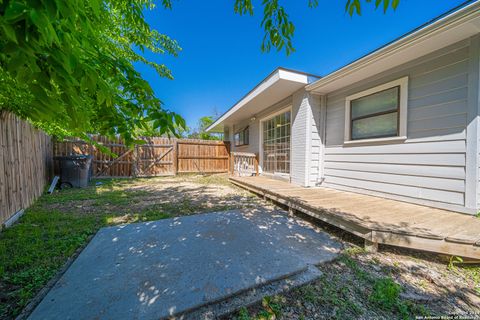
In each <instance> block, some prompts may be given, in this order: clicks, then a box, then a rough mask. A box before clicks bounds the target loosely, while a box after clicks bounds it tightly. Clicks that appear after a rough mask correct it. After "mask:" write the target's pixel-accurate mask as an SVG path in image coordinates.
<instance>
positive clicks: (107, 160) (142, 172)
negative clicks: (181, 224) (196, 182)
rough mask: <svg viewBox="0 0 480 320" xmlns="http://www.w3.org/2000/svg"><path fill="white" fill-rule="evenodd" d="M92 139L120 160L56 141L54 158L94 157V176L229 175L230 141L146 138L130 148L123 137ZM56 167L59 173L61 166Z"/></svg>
mask: <svg viewBox="0 0 480 320" xmlns="http://www.w3.org/2000/svg"><path fill="white" fill-rule="evenodd" d="M92 138H93V140H94V141H96V142H98V143H99V144H101V145H103V146H104V147H106V148H108V149H109V150H110V151H111V152H112V153H114V154H116V155H117V157H115V156H114V155H112V154H108V153H106V152H102V151H101V150H99V149H98V148H96V147H95V146H94V145H91V144H89V143H87V142H85V141H82V140H76V139H71V140H67V141H57V142H56V143H55V145H54V155H55V156H65V155H71V154H84V155H91V156H92V176H94V177H151V176H165V175H175V174H177V173H226V172H229V151H230V146H229V144H228V142H223V141H209V140H197V139H169V138H161V137H154V138H143V139H142V140H144V141H145V144H142V145H136V146H135V147H133V148H129V147H127V146H125V144H124V143H123V141H122V140H121V139H120V138H117V139H115V140H110V139H107V138H106V137H103V136H93V137H92ZM55 166H56V170H58V168H57V166H58V164H55Z"/></svg>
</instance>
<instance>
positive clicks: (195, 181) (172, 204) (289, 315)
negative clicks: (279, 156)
mask: <svg viewBox="0 0 480 320" xmlns="http://www.w3.org/2000/svg"><path fill="white" fill-rule="evenodd" d="M257 206H270V207H271V206H272V204H271V203H268V202H265V201H263V200H262V199H260V198H259V197H257V196H255V195H254V194H252V193H250V192H248V191H245V190H243V189H240V188H238V187H236V186H234V185H232V184H231V183H229V182H228V179H227V178H226V176H223V175H213V176H202V175H188V176H177V177H159V178H148V179H115V180H97V181H95V182H94V183H92V185H91V186H90V187H88V188H85V189H75V190H66V191H59V192H56V193H54V194H53V195H44V196H42V197H41V198H40V199H39V200H38V201H37V202H36V203H35V204H34V205H33V206H32V207H31V208H29V209H28V210H27V212H26V214H25V215H24V216H23V217H22V219H21V220H20V221H19V223H17V224H16V225H15V226H14V227H12V228H10V229H7V230H5V231H3V232H2V233H0V318H2V319H3V318H6V319H10V318H14V317H15V316H17V315H18V314H19V313H20V312H21V310H22V309H23V308H24V307H25V306H26V305H27V304H28V302H29V301H30V300H31V299H32V297H34V296H35V295H36V294H37V293H38V292H39V290H40V289H41V288H42V287H43V286H45V285H46V283H47V282H48V281H49V280H50V279H52V278H53V277H55V275H56V274H57V272H58V270H60V269H61V267H62V266H63V265H64V264H65V262H66V261H67V260H68V259H69V258H70V257H71V256H72V255H74V254H75V252H76V251H78V249H79V248H81V247H82V246H84V245H85V244H86V243H87V242H88V240H89V239H90V238H91V236H92V235H93V234H95V233H96V231H97V230H98V229H99V228H101V227H103V226H108V225H115V224H121V223H131V222H137V221H149V220H158V219H164V218H169V217H175V216H180V215H191V214H199V213H202V212H212V211H221V210H228V209H236V208H249V207H257ZM303 218H305V219H306V220H308V221H309V222H311V223H314V224H316V225H317V226H319V227H321V228H322V229H323V230H325V231H327V232H329V233H330V234H332V235H334V236H335V237H337V238H338V239H340V240H341V241H342V242H343V243H344V245H345V250H344V252H343V253H342V255H341V256H340V258H338V259H337V260H335V261H333V262H331V263H328V264H324V265H321V266H319V268H320V270H321V271H322V272H323V276H322V277H321V278H320V279H318V280H316V281H314V282H313V283H311V284H309V285H306V286H303V287H300V288H297V289H294V290H291V291H290V292H287V293H284V294H282V295H280V296H275V297H265V298H264V301H263V302H262V303H260V304H257V305H254V306H250V307H248V308H243V309H242V310H240V311H239V312H238V313H235V314H234V315H231V316H230V317H228V318H230V319H242V320H244V319H332V318H336V319H352V318H354V319H372V318H375V319H397V318H404V319H408V318H415V317H419V316H440V315H448V314H457V315H458V314H464V315H465V314H467V315H469V316H472V317H471V319H480V267H479V265H478V264H474V263H469V262H468V261H462V260H461V259H458V258H455V257H445V256H438V255H434V254H430V253H422V252H418V251H407V250H401V249H395V248H392V247H381V248H380V250H379V252H377V253H367V252H365V251H364V250H363V249H362V242H361V241H360V239H358V238H356V237H355V236H353V235H350V234H348V233H345V232H343V231H342V230H340V229H337V228H334V227H331V226H328V225H326V224H323V223H320V222H318V221H313V220H311V219H309V218H308V217H305V216H303ZM475 316H476V318H475Z"/></svg>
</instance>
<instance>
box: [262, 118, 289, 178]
mask: <svg viewBox="0 0 480 320" xmlns="http://www.w3.org/2000/svg"><path fill="white" fill-rule="evenodd" d="M290 119H291V112H290V111H287V112H284V113H281V114H279V115H275V116H273V117H272V118H269V119H267V120H264V121H262V140H263V141H262V152H263V153H262V159H263V171H264V172H268V173H281V174H290V130H291V124H290V122H291V120H290Z"/></svg>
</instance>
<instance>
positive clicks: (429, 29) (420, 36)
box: [306, 1, 480, 94]
mask: <svg viewBox="0 0 480 320" xmlns="http://www.w3.org/2000/svg"><path fill="white" fill-rule="evenodd" d="M479 32H480V1H475V2H473V3H470V4H468V5H465V6H464V7H462V8H460V9H458V10H454V11H453V12H452V13H449V14H446V15H444V16H442V17H440V18H438V19H437V20H435V21H433V22H431V23H428V24H426V25H424V26H422V27H420V28H418V29H416V30H414V31H413V32H411V33H409V34H407V35H405V36H402V37H401V38H400V39H398V40H396V41H393V42H392V43H390V44H387V45H386V46H384V47H382V48H380V49H378V50H375V51H374V52H372V53H370V54H368V55H366V56H364V57H362V58H360V59H358V60H356V61H354V62H352V63H350V64H348V65H346V66H345V67H342V68H340V69H339V70H337V71H334V72H332V73H330V74H328V75H327V76H325V77H323V78H321V79H319V80H318V81H316V82H314V83H312V84H310V85H308V86H306V89H307V90H308V91H311V92H314V93H317V94H328V93H330V92H333V91H335V90H338V89H341V88H344V87H346V86H348V85H351V84H354V83H356V82H358V81H362V80H364V79H366V78H369V77H371V76H374V75H376V74H379V73H381V72H383V71H387V70H389V69H392V68H394V67H396V66H399V65H402V64H404V63H407V62H409V61H412V60H414V59H416V58H418V57H421V56H423V55H426V54H429V53H431V52H434V51H436V50H438V49H441V48H443V47H446V46H448V45H451V44H454V43H455V42H458V41H461V40H464V39H467V38H469V37H471V36H474V35H476V34H478V33H479Z"/></svg>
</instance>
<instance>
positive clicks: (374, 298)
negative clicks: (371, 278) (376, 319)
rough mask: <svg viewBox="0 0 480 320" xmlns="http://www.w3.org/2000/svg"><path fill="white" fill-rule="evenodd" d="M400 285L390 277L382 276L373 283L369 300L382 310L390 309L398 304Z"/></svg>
mask: <svg viewBox="0 0 480 320" xmlns="http://www.w3.org/2000/svg"><path fill="white" fill-rule="evenodd" d="M401 290H402V287H400V285H399V284H397V283H396V282H394V281H393V280H392V279H390V278H382V279H379V280H377V281H376V282H375V284H374V285H373V292H372V294H371V295H370V297H369V300H370V301H371V302H373V303H374V304H375V305H377V306H379V307H380V308H382V309H384V310H392V309H393V308H394V307H395V306H396V305H397V304H398V298H399V296H400V292H401Z"/></svg>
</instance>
